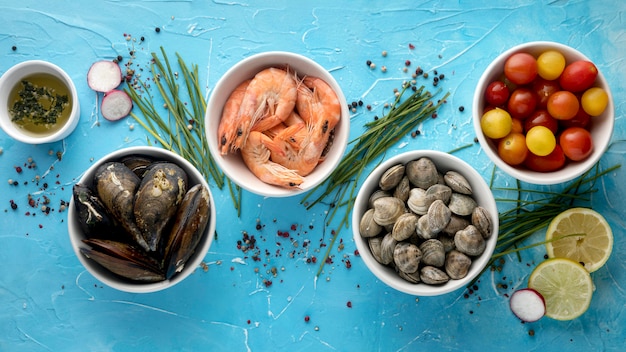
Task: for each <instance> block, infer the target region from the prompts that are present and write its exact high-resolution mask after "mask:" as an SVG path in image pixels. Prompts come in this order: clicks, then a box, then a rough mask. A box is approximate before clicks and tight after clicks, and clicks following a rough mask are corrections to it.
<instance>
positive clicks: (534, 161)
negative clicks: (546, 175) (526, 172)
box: [524, 144, 565, 172]
mask: <svg viewBox="0 0 626 352" xmlns="http://www.w3.org/2000/svg"><path fill="white" fill-rule="evenodd" d="M524 165H525V166H526V167H527V168H529V169H531V170H533V171H537V172H551V171H556V170H558V169H560V168H562V167H563V165H565V154H563V149H562V148H561V146H559V145H558V144H557V145H556V147H555V148H554V150H553V151H552V153H550V154H548V155H546V156H538V155H535V154H533V153H528V155H527V156H526V159H525V160H524Z"/></svg>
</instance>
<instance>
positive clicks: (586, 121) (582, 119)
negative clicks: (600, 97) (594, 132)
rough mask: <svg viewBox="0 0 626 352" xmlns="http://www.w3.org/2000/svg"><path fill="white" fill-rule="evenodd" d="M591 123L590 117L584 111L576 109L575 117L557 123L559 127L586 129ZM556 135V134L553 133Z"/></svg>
mask: <svg viewBox="0 0 626 352" xmlns="http://www.w3.org/2000/svg"><path fill="white" fill-rule="evenodd" d="M590 123H591V115H589V114H587V113H586V112H585V110H584V109H578V113H576V116H574V117H573V118H571V119H569V120H561V121H559V125H560V126H561V127H564V128H567V127H582V128H585V129H588V127H589V125H590ZM555 133H556V132H555Z"/></svg>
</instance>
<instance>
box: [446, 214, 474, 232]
mask: <svg viewBox="0 0 626 352" xmlns="http://www.w3.org/2000/svg"><path fill="white" fill-rule="evenodd" d="M469 224H470V221H469V220H468V219H467V218H465V217H462V216H459V215H456V214H454V213H453V214H452V216H450V221H449V222H448V225H447V226H446V227H445V228H444V229H443V232H444V233H445V234H447V235H450V236H453V237H454V235H456V233H457V232H458V231H461V230H463V229H464V228H466V227H467V225H469Z"/></svg>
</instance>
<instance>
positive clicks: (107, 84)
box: [87, 60, 122, 93]
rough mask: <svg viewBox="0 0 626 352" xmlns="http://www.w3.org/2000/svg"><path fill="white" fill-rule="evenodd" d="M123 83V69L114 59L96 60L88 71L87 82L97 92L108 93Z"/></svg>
mask: <svg viewBox="0 0 626 352" xmlns="http://www.w3.org/2000/svg"><path fill="white" fill-rule="evenodd" d="M120 83H122V70H121V69H120V67H119V66H118V65H117V64H116V63H115V62H113V61H107V60H102V61H96V62H94V63H93V64H92V65H91V67H90V68H89V71H88V72H87V84H88V85H89V88H91V89H93V90H95V91H96V92H101V93H106V92H108V91H110V90H113V89H115V88H117V86H119V85H120Z"/></svg>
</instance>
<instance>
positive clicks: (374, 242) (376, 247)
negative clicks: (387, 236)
mask: <svg viewBox="0 0 626 352" xmlns="http://www.w3.org/2000/svg"><path fill="white" fill-rule="evenodd" d="M382 241H383V238H382V237H371V238H368V239H367V244H368V246H369V248H370V251H371V252H372V256H373V257H374V259H376V261H377V262H379V263H381V264H383V262H382V259H381V258H380V244H381V242H382Z"/></svg>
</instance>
